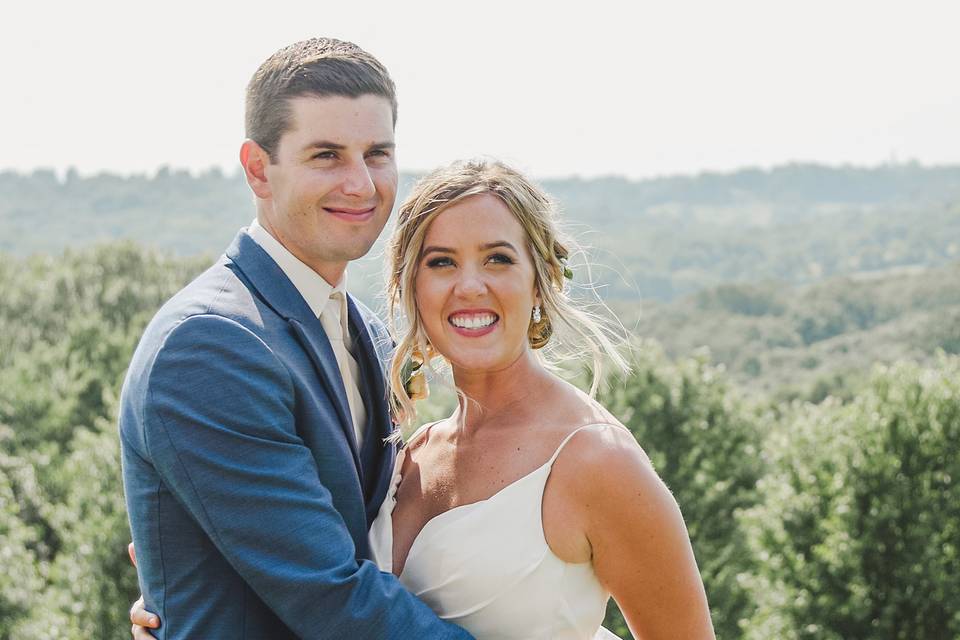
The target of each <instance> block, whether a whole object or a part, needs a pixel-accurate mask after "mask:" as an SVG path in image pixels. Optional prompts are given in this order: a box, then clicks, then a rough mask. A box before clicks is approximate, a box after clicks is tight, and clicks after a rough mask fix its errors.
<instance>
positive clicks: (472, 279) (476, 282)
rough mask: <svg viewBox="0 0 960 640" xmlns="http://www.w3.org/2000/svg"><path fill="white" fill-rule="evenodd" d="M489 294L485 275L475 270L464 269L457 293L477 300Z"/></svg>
mask: <svg viewBox="0 0 960 640" xmlns="http://www.w3.org/2000/svg"><path fill="white" fill-rule="evenodd" d="M486 292H487V283H486V282H485V281H484V279H483V275H482V274H481V273H479V272H478V271H477V270H475V269H469V268H468V269H464V270H462V271H461V272H460V277H459V278H458V279H457V286H456V293H457V295H459V296H462V297H465V298H475V297H477V296H479V295H483V294H484V293H486Z"/></svg>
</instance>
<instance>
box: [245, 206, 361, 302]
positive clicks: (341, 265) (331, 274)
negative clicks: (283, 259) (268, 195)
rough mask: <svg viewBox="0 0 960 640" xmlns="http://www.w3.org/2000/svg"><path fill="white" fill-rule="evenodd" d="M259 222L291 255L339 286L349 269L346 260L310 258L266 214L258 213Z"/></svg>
mask: <svg viewBox="0 0 960 640" xmlns="http://www.w3.org/2000/svg"><path fill="white" fill-rule="evenodd" d="M257 224H259V225H260V226H261V227H262V228H263V230H264V231H266V232H267V233H268V234H270V237H271V238H273V239H274V240H276V241H277V242H279V243H280V245H281V246H282V247H283V248H284V249H286V250H287V251H288V252H289V253H290V255H292V256H293V257H295V258H296V259H297V260H299V261H300V262H302V263H303V264H305V265H306V266H308V267H309V268H310V269H312V270H313V271H314V272H315V273H316V274H317V275H319V276H320V277H321V278H323V279H324V280H325V281H326V282H327V284H329V285H330V286H331V287H335V286H337V285H338V284H339V283H340V281H341V280H343V274H344V272H345V271H346V269H347V263H346V262H321V261H318V260H310V259H309V258H308V257H307V256H304V255H302V252H301V251H300V250H299V249H297V247H296V246H295V245H294V243H292V242H289V241H287V240H286V239H285V238H283V237H282V235H280V234H279V233H278V232H277V231H276V229H275V228H274V227H273V226H272V225H271V224H270V222H269V220H267V218H266V216H264V215H262V214H259V213H258V214H257Z"/></svg>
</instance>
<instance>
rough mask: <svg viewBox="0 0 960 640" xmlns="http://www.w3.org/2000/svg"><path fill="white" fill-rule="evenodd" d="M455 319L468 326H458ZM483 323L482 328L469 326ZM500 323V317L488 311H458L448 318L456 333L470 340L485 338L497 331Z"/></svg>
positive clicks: (448, 322)
mask: <svg viewBox="0 0 960 640" xmlns="http://www.w3.org/2000/svg"><path fill="white" fill-rule="evenodd" d="M454 318H457V320H458V321H459V324H460V325H464V324H466V325H468V326H458V325H457V324H455V323H454ZM481 322H483V325H482V326H469V325H471V324H478V323H481ZM499 323H500V316H498V315H497V314H496V313H494V312H493V311H489V310H487V309H482V310H479V309H478V310H473V309H471V310H470V311H458V312H456V313H451V314H450V315H449V316H448V317H447V324H449V325H450V326H451V327H452V328H453V330H454V332H455V333H457V334H459V335H461V336H465V337H468V338H479V337H480V336H485V335H487V334H488V333H490V332H491V331H493V330H494V329H496V327H497V324H499Z"/></svg>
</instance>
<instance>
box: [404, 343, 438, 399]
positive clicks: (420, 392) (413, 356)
mask: <svg viewBox="0 0 960 640" xmlns="http://www.w3.org/2000/svg"><path fill="white" fill-rule="evenodd" d="M431 351H432V349H431V348H430V346H429V345H427V354H428V356H432V355H433V354H432V353H431ZM424 364H425V361H424V358H423V354H422V353H421V352H420V349H419V348H416V347H415V348H414V349H413V351H412V352H411V353H410V359H409V360H407V362H406V364H404V365H403V369H402V370H401V372H400V378H401V379H402V380H403V390H404V391H406V392H407V397H408V398H410V400H412V401H414V402H415V401H417V400H426V399H427V397H429V395H430V387H429V386H428V385H427V376H426V375H425V374H424V373H423V365H424Z"/></svg>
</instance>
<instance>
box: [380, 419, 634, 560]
mask: <svg viewBox="0 0 960 640" xmlns="http://www.w3.org/2000/svg"><path fill="white" fill-rule="evenodd" d="M439 422H440V421H437V422H433V423H430V424H428V425H426V426H425V427H422V428H420V429H419V430H418V431H416V432H415V433H414V434H413V435H412V436H411V437H410V440H409V441H407V443H406V444H405V445H404V447H403V448H402V449H401V450H400V452H399V453H398V454H397V460H396V467H395V471H394V477H393V482H392V483H391V485H392V488H391V493H392V499H393V506H392V507H391V508H390V512H391V514H392V513H393V508H394V507H395V506H396V503H397V500H396V491H397V489H398V488H399V486H400V482H401V481H402V480H403V474H402V472H401V471H402V468H403V463H404V461H405V460H406V453H407V447H409V446H410V445H412V444H413V443H414V442H415V441H417V440H418V439H420V438H421V437H423V435H424V434H426V433H427V432H428V431H430V428H431V427H433V426H434V425H436V424H439ZM601 425H603V426H617V427H618V428H621V429H622V428H623V427H620V426H619V425H613V424H609V423H606V422H595V423H591V424H585V425H583V426H580V427H577V428H576V429H574V430H573V431H571V432H570V433H568V434H567V435H566V437H564V439H563V440H562V441H561V442H560V444H559V445H558V446H557V448H556V450H555V451H554V452H553V455H552V456H550V458H549V459H548V460H547V461H546V462H544V463H543V464H542V465H540V466H539V467H537V468H536V469H534V470H532V471H530V472H529V473H527V474H525V475H523V476H521V477H519V478H517V479H516V480H514V481H513V482H511V483H509V484H506V485H504V486H502V487H500V488H499V489H498V490H497V491H495V492H494V493H493V494H492V495H490V496H488V497H486V498H481V499H480V500H475V501H473V502H467V503H466V504H458V505H456V506H454V507H450V508H449V509H447V510H445V511H441V512H440V513H438V514H437V515H435V516H433V517H431V518H430V519H429V520H427V521H426V522H425V523H424V524H423V526H422V527H420V531H418V532H417V535H416V536H414V538H413V542H411V543H410V547H409V548H408V549H407V555H406V557H405V558H404V559H403V569H401V570H400V573H399V574H397V577H398V578H402V577H403V574H404V573H405V572H406V570H407V560H409V559H410V556H411V555H412V553H413V550H414V549H415V548H416V546H417V543H418V542H419V541H420V539H421V538H422V537H423V534H424V532H425V531H426V530H427V529H429V528H430V527H431V525H433V524H434V523H435V522H436V521H438V520H440V519H442V518H443V517H444V516H446V515H447V514H450V513H453V512H460V511H463V510H464V509H468V508H470V507H477V506H483V505H488V504H490V503H491V502H493V501H494V500H495V499H496V498H498V497H499V496H501V495H502V494H503V493H504V492H506V491H507V490H509V489H511V488H513V487H516V486H517V485H519V484H521V483H522V482H524V481H526V480H528V479H530V478H532V477H533V476H535V475H536V474H538V473H539V472H541V471H543V470H544V469H548V470H549V469H551V468H552V467H553V463H554V462H556V460H557V457H558V456H559V455H560V451H561V450H563V447H564V446H565V445H566V444H567V442H569V441H570V439H571V438H572V437H573V436H574V435H576V434H577V433H579V432H580V431H582V430H584V429H586V428H588V427H596V426H601ZM542 504H543V495H541V496H540V502H539V503H538V507H541V508H542ZM390 527H391V536H390V540H391V545H390V546H391V548H390V565H391V568H393V567H395V566H396V562H395V561H394V559H393V544H392V541H393V535H392V528H393V518H392V517H391V518H390Z"/></svg>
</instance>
